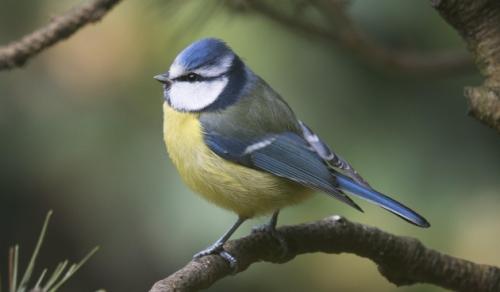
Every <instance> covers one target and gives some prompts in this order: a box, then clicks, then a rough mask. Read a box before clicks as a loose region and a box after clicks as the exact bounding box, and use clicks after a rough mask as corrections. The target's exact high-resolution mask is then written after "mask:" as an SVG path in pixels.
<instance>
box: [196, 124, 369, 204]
mask: <svg viewBox="0 0 500 292" xmlns="http://www.w3.org/2000/svg"><path fill="white" fill-rule="evenodd" d="M205 143H206V144H207V145H208V147H209V148H210V149H211V150H212V151H214V152H215V153H216V154H218V155H219V156H221V157H223V158H225V159H228V160H231V161H233V162H236V163H239V164H242V165H245V166H247V167H252V168H255V169H259V170H263V171H267V172H269V173H272V174H274V175H276V176H280V177H284V178H287V179H290V180H292V181H295V182H297V183H300V184H302V185H305V186H308V187H311V188H314V189H317V190H321V191H323V192H326V193H327V194H329V195H331V196H333V197H335V198H337V199H339V200H341V201H342V202H344V203H347V204H348V205H350V206H352V207H354V208H356V209H357V210H359V211H362V209H361V208H360V207H359V206H358V205H357V204H356V203H354V202H353V201H352V200H351V199H350V198H349V197H347V196H346V195H345V194H344V193H343V192H342V191H341V190H340V189H338V188H337V183H336V181H335V177H334V176H333V175H332V174H331V173H330V170H329V169H328V167H327V166H326V164H325V163H324V161H323V159H321V157H319V156H318V155H317V154H316V153H315V152H314V151H311V149H310V148H309V147H308V144H307V142H306V141H305V140H304V139H302V138H301V137H300V136H299V135H297V134H294V133H291V132H286V133H282V134H277V135H269V136H267V137H264V138H261V139H259V140H255V141H249V142H244V141H242V140H239V139H234V138H228V137H224V136H221V135H218V134H216V133H206V134H205Z"/></svg>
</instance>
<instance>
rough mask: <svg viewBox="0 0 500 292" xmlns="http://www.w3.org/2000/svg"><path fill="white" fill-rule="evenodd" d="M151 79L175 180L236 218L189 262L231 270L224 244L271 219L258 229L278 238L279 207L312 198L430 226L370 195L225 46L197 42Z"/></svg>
mask: <svg viewBox="0 0 500 292" xmlns="http://www.w3.org/2000/svg"><path fill="white" fill-rule="evenodd" d="M154 79H156V80H157V81H159V82H161V83H162V85H163V99H164V102H163V136H164V141H165V145H166V148H167V152H168V154H169V157H170V159H171V160H172V162H173V164H174V165H175V167H176V168H177V170H178V172H179V174H180V176H181V178H182V179H183V181H184V182H185V184H186V185H187V186H188V187H190V188H191V189H192V190H193V191H194V192H196V193H198V194H200V195H201V196H202V197H204V198H205V199H207V200H208V201H210V202H212V203H214V204H215V205H217V206H219V207H222V208H224V209H227V210H230V211H232V212H234V213H236V215H237V216H238V217H237V220H236V222H235V223H234V224H233V225H232V226H231V227H230V228H229V229H228V230H227V231H226V232H225V233H224V234H223V235H222V236H221V237H220V238H219V239H218V240H217V241H215V242H214V243H213V244H211V245H210V246H208V247H207V248H206V249H204V250H202V251H200V252H198V253H196V254H195V255H194V258H200V257H203V256H206V255H210V254H219V255H222V256H224V258H226V259H227V260H228V261H229V262H230V263H234V262H235V261H236V259H234V257H232V256H231V255H230V254H228V253H227V252H225V251H224V250H223V245H224V243H225V242H226V241H227V240H228V239H229V238H230V237H231V235H232V234H233V233H234V232H235V231H236V229H238V227H239V226H240V225H241V224H242V223H243V222H244V221H246V220H247V219H250V218H253V217H256V216H262V215H271V218H270V220H269V222H268V223H267V224H265V225H264V226H263V228H262V229H263V230H266V231H269V232H270V233H271V235H273V236H275V237H276V238H277V239H280V237H279V233H278V232H277V230H276V224H277V219H278V214H279V212H280V210H281V209H282V208H284V207H286V206H290V205H294V204H297V203H300V202H302V201H304V200H305V199H307V198H310V197H311V196H312V195H313V194H314V193H315V192H318V191H319V192H322V193H324V194H326V195H329V196H331V197H333V198H335V199H338V200H340V201H341V202H343V203H346V204H347V205H349V206H351V207H353V208H355V209H357V210H359V211H363V210H362V209H361V207H360V206H359V205H358V204H357V203H355V202H354V201H353V200H352V199H351V198H350V197H349V196H348V195H347V194H346V192H347V193H350V194H352V195H355V196H357V197H359V198H361V199H364V200H366V201H368V202H371V203H373V204H375V205H378V206H380V207H382V208H384V209H385V210H387V211H389V212H391V213H393V214H395V215H397V216H399V217H401V218H402V219H404V220H406V221H408V222H410V223H412V224H414V225H416V226H419V227H424V228H426V227H429V226H430V224H429V222H428V221H427V220H426V219H425V218H424V217H422V216H421V215H419V214H418V213H416V212H415V211H413V210H411V209H410V208H408V207H406V206H405V205H403V204H401V203H399V202H397V201H396V200H394V199H392V198H390V197H388V196H387V195H384V194H382V193H380V192H378V191H377V190H375V189H374V188H372V187H371V186H370V184H368V182H367V181H366V180H365V179H363V177H361V175H360V174H359V173H358V172H357V171H356V170H355V169H354V168H353V167H352V166H351V164H349V163H348V162H347V161H346V160H345V159H343V158H342V157H341V156H339V155H338V154H337V153H335V152H334V151H333V150H331V148H329V147H328V146H327V144H326V143H325V142H324V141H323V140H321V139H320V138H319V136H318V135H317V134H315V133H314V132H313V130H311V128H310V127H309V126H307V125H306V124H305V123H304V122H303V121H301V120H299V119H298V118H297V117H296V115H295V113H294V111H293V110H292V109H291V107H290V106H289V105H288V104H287V102H286V101H285V100H284V99H283V98H282V97H281V96H280V95H279V94H278V93H277V92H276V91H275V90H273V88H272V87H271V86H270V85H269V84H268V83H266V81H264V80H263V79H262V78H261V77H259V76H258V75H257V74H255V73H254V72H253V71H252V70H251V69H250V68H249V67H248V66H247V65H246V64H245V63H244V62H243V60H242V59H241V58H240V57H239V56H238V55H237V54H236V53H235V52H234V51H233V50H232V49H231V48H230V47H229V46H228V45H227V44H226V43H225V42H224V41H222V40H220V39H217V38H204V39H201V40H198V41H195V42H194V43H192V44H190V45H189V46H187V47H186V48H185V49H183V50H182V51H181V52H180V53H179V54H178V55H177V56H176V57H175V59H174V61H173V62H172V64H171V65H170V67H169V68H168V70H167V71H165V72H164V73H162V74H159V75H156V76H154ZM280 243H283V242H282V240H281V239H280Z"/></svg>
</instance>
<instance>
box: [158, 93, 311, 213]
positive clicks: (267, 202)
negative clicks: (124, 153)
mask: <svg viewBox="0 0 500 292" xmlns="http://www.w3.org/2000/svg"><path fill="white" fill-rule="evenodd" d="M163 112H164V116H163V118H164V122H163V135H164V139H165V144H166V146H167V151H168V153H169V156H170V158H171V159H172V161H173V163H174V165H175V166H176V167H177V170H178V171H179V174H180V175H181V177H182V178H183V180H184V182H185V183H186V184H187V185H188V186H189V187H190V188H191V189H192V190H193V191H195V192H197V193H199V194H201V195H202V196H203V197H205V198H206V199H207V200H209V201H210V202H213V203H215V204H216V205H218V206H220V207H222V208H225V209H228V210H232V211H234V212H235V213H237V214H239V215H240V216H244V217H248V218H249V217H253V216H256V215H262V214H267V213H270V212H272V211H274V210H276V209H280V208H282V207H284V206H287V205H291V204H294V203H298V202H300V201H302V200H304V199H305V198H307V197H309V196H310V195H311V191H310V190H309V189H308V188H306V187H304V186H302V185H299V184H297V183H294V182H291V181H289V180H286V179H283V178H280V177H277V176H274V175H272V174H268V173H265V172H261V171H257V170H254V169H251V168H247V167H244V166H241V165H238V164H235V163H233V162H230V161H227V160H225V159H223V158H221V157H219V156H218V155H216V154H215V153H213V152H212V151H211V150H210V149H209V148H208V147H207V146H206V145H205V143H204V141H203V136H202V132H201V125H200V122H199V120H198V115H197V114H192V113H181V112H177V111H175V110H173V109H172V108H171V107H169V106H168V105H167V104H166V103H165V104H164V106H163Z"/></svg>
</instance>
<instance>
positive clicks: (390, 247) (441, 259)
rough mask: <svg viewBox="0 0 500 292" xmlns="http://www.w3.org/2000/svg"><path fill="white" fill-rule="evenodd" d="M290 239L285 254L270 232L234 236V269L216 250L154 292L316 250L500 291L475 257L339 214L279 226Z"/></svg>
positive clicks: (404, 276)
mask: <svg viewBox="0 0 500 292" xmlns="http://www.w3.org/2000/svg"><path fill="white" fill-rule="evenodd" d="M278 231H279V233H280V234H281V235H282V236H283V238H284V240H285V241H286V243H287V245H288V254H287V255H286V256H285V257H283V256H282V249H281V248H280V244H279V243H278V241H276V240H275V239H274V238H273V237H272V236H270V235H269V234H267V233H260V232H259V233H254V234H251V235H249V236H246V237H244V238H241V239H238V240H234V241H230V242H228V243H226V244H225V246H224V249H225V250H226V251H228V252H229V253H230V254H232V255H234V256H235V257H236V258H237V260H238V267H237V270H236V271H232V270H231V269H230V267H229V265H228V264H227V263H226V261H225V260H224V259H223V258H222V257H220V256H217V255H211V256H206V257H203V258H201V259H198V260H193V261H191V262H189V263H188V264H187V265H186V266H185V267H184V268H182V269H180V270H178V271H177V272H175V273H174V274H172V275H170V276H169V277H167V278H165V279H163V280H160V281H158V282H157V283H156V284H155V285H154V286H153V288H152V289H151V290H150V292H166V291H196V290H200V289H203V288H207V287H210V286H211V285H212V284H214V283H215V282H217V281H218V280H220V279H222V278H224V277H226V276H229V275H231V274H233V273H239V272H242V271H244V270H246V269H247V268H248V267H249V266H250V265H251V264H253V263H256V262H260V261H265V262H272V263H284V262H287V261H290V260H292V259H293V258H294V257H295V256H297V255H300V254H305V253H312V252H324V253H334V254H338V253H353V254H356V255H358V256H361V257H365V258H368V259H371V260H372V261H373V262H375V263H376V264H377V265H378V269H379V271H380V273H381V274H382V275H383V276H384V277H385V278H387V279H388V280H389V281H390V282H392V283H394V284H396V285H411V284H416V283H430V284H434V285H437V286H441V287H444V288H447V289H451V290H455V291H500V269H499V268H497V267H494V266H488V265H481V264H476V263H472V262H469V261H466V260H463V259H459V258H455V257H452V256H449V255H445V254H442V253H440V252H437V251H435V250H432V249H429V248H427V247H425V246H424V245H423V244H422V243H421V242H420V241H418V240H417V239H414V238H410V237H400V236H396V235H393V234H390V233H387V232H384V231H382V230H380V229H377V228H374V227H370V226H366V225H362V224H359V223H353V222H350V221H348V220H346V219H344V218H341V217H339V216H333V217H329V218H325V219H323V220H320V221H316V222H312V223H307V224H301V225H295V226H285V227H281V228H279V229H278Z"/></svg>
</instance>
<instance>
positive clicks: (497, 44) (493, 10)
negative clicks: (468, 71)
mask: <svg viewBox="0 0 500 292" xmlns="http://www.w3.org/2000/svg"><path fill="white" fill-rule="evenodd" d="M431 4H432V5H433V6H434V7H435V8H436V10H437V11H438V12H439V13H440V14H441V16H442V17H443V18H444V19H445V20H446V21H447V22H448V23H449V24H450V25H451V26H453V27H454V28H455V29H456V30H457V31H458V32H459V33H460V35H461V36H462V38H463V39H464V41H465V42H466V43H467V46H468V48H469V50H470V51H471V52H472V54H473V55H474V61H475V63H476V66H477V67H478V68H479V71H480V72H481V74H482V75H483V76H484V78H485V80H484V83H483V84H482V85H481V86H477V87H467V88H465V95H466V97H467V98H468V100H469V105H470V114H471V115H472V116H474V117H476V118H477V119H478V120H480V121H482V122H483V123H485V124H486V125H488V126H490V127H492V128H494V129H496V130H497V131H498V132H500V2H499V1H498V0H431Z"/></svg>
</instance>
